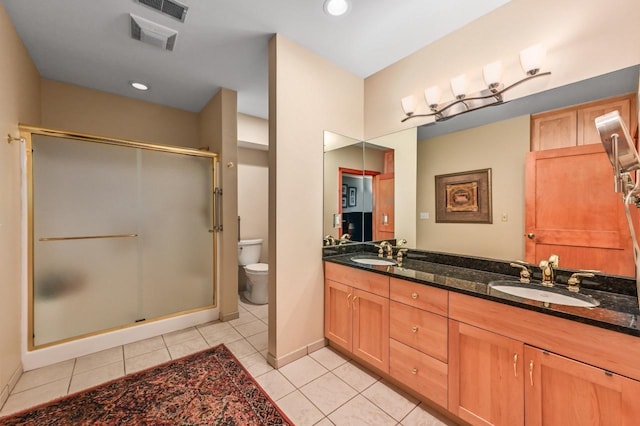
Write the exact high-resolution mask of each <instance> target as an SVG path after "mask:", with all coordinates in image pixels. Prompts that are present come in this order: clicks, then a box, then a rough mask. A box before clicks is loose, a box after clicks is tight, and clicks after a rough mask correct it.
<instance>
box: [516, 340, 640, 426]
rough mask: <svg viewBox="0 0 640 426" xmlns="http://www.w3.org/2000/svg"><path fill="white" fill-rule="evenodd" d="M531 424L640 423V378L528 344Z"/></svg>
mask: <svg viewBox="0 0 640 426" xmlns="http://www.w3.org/2000/svg"><path fill="white" fill-rule="evenodd" d="M525 369H526V370H527V377H526V379H525V407H526V410H525V411H526V422H527V426H528V425H562V426H571V425H575V426H581V425H616V426H631V425H637V424H638V421H640V404H638V401H637V400H638V395H640V382H637V381H635V380H632V379H629V378H626V377H622V376H618V375H616V374H612V373H610V372H607V371H605V370H601V369H599V368H595V367H592V366H590V365H587V364H583V363H581V362H578V361H575V360H572V359H569V358H564V357H561V356H558V355H554V354H550V353H548V352H545V351H542V350H540V349H537V348H532V347H529V346H527V347H525Z"/></svg>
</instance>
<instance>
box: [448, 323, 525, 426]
mask: <svg viewBox="0 0 640 426" xmlns="http://www.w3.org/2000/svg"><path fill="white" fill-rule="evenodd" d="M523 347H524V344H523V343H522V342H519V341H517V340H513V339H509V338H507V337H504V336H501V335H498V334H495V333H492V332H489V331H486V330H483V329H480V328H477V327H473V326H470V325H468V324H464V323H461V322H458V321H454V320H449V411H451V412H452V413H453V414H455V415H456V416H458V417H460V418H461V419H462V420H464V421H466V422H469V423H470V424H472V425H496V426H497V425H505V426H515V425H522V424H523V423H524V390H523V386H522V380H523V361H522V359H523V352H524V349H523Z"/></svg>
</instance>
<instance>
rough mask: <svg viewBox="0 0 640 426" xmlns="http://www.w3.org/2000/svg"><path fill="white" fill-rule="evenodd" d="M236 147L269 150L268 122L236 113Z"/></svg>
mask: <svg viewBox="0 0 640 426" xmlns="http://www.w3.org/2000/svg"><path fill="white" fill-rule="evenodd" d="M238 145H239V146H241V147H245V148H257V149H264V150H267V149H268V148H269V120H265V119H264V118H259V117H254V116H253V115H247V114H241V113H238Z"/></svg>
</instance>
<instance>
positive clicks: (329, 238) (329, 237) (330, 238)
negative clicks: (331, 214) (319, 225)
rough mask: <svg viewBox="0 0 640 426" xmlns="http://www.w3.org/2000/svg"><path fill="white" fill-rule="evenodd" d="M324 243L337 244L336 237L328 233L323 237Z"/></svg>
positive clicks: (327, 244) (326, 244)
mask: <svg viewBox="0 0 640 426" xmlns="http://www.w3.org/2000/svg"><path fill="white" fill-rule="evenodd" d="M323 243H324V245H325V246H335V245H336V239H335V238H334V237H333V235H326V236H325V237H324V238H323Z"/></svg>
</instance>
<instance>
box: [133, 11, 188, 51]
mask: <svg viewBox="0 0 640 426" xmlns="http://www.w3.org/2000/svg"><path fill="white" fill-rule="evenodd" d="M129 16H130V17H131V37H132V38H133V39H135V40H140V41H142V42H144V43H147V44H150V45H152V46H156V47H160V48H162V49H166V50H173V47H174V46H175V44H176V38H177V37H178V32H177V31H176V30H172V29H171V28H168V27H165V26H163V25H160V24H156V23H155V22H152V21H149V20H147V19H144V18H141V17H139V16H136V15H134V14H132V13H131V14H129Z"/></svg>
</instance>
